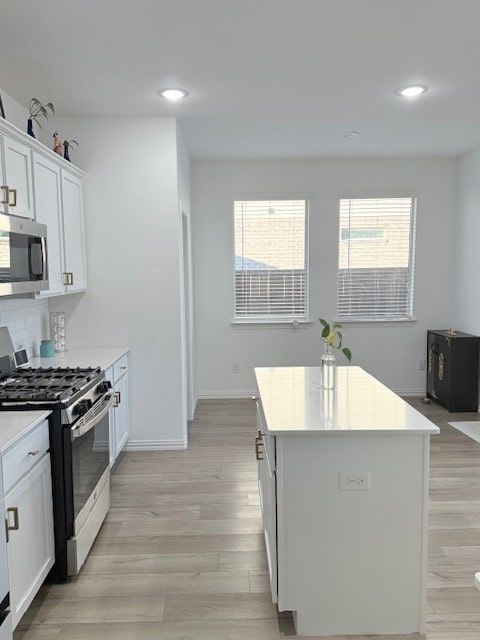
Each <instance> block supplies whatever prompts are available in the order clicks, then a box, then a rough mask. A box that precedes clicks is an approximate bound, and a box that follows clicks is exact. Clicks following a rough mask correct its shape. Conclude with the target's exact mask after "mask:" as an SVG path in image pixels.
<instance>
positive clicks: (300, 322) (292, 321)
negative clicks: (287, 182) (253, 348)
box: [230, 193, 313, 328]
mask: <svg viewBox="0 0 480 640" xmlns="http://www.w3.org/2000/svg"><path fill="white" fill-rule="evenodd" d="M311 198H312V196H311V194H310V193H292V194H289V193H286V194H283V193H282V194H278V193H277V194H270V193H267V194H263V193H261V194H258V193H256V194H246V195H245V194H232V195H231V196H230V209H231V234H232V235H231V254H230V259H231V282H232V319H231V321H230V324H231V325H232V326H235V327H249V326H253V325H257V327H258V326H259V327H262V326H264V327H271V326H277V327H293V328H300V327H302V326H308V325H311V324H313V323H312V322H311V320H310V252H309V226H310V203H311ZM265 200H271V201H284V200H304V201H305V240H304V252H305V314H304V316H302V317H301V318H293V317H286V316H268V317H258V316H252V317H246V318H238V317H236V315H235V309H236V289H235V284H236V283H235V202H239V201H240V202H242V201H243V202H247V201H250V202H255V201H260V202H262V201H265Z"/></svg>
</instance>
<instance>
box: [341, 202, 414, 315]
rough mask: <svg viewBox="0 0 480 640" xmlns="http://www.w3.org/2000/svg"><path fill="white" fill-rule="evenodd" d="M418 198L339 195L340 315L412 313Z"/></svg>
mask: <svg viewBox="0 0 480 640" xmlns="http://www.w3.org/2000/svg"><path fill="white" fill-rule="evenodd" d="M415 219H416V199H415V198H354V199H348V198H344V199H341V200H340V233H339V260H338V309H337V311H338V318H339V319H341V320H398V319H410V318H412V317H413V280H414V241H415Z"/></svg>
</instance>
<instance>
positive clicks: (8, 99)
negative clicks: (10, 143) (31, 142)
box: [0, 89, 28, 132]
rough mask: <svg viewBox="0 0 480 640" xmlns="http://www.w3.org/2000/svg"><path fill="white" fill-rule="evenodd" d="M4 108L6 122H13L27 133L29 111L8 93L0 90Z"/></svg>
mask: <svg viewBox="0 0 480 640" xmlns="http://www.w3.org/2000/svg"><path fill="white" fill-rule="evenodd" d="M0 94H1V96H2V102H3V108H4V110H5V120H8V122H11V123H12V124H14V125H15V126H16V127H18V128H19V129H21V130H22V131H25V132H26V131H27V120H28V109H27V108H26V107H24V106H23V105H22V104H20V103H19V102H17V101H16V100H15V99H14V98H12V96H10V95H9V94H8V93H7V92H6V91H3V89H0Z"/></svg>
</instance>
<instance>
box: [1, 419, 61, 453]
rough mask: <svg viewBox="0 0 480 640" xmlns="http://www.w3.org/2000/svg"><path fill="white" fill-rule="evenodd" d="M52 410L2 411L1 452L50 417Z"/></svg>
mask: <svg viewBox="0 0 480 640" xmlns="http://www.w3.org/2000/svg"><path fill="white" fill-rule="evenodd" d="M50 413H51V411H48V410H47V411H0V454H3V453H5V451H7V449H10V447H12V446H13V445H14V444H15V443H16V442H17V441H18V440H21V438H23V436H24V435H26V434H27V433H28V432H29V431H31V430H32V429H33V428H34V427H36V426H37V424H39V423H40V422H42V421H43V420H45V418H48V416H49V415H50Z"/></svg>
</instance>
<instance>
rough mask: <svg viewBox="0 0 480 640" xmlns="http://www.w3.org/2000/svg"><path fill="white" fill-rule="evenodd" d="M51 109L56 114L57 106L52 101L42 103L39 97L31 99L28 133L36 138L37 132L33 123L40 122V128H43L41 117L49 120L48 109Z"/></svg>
mask: <svg viewBox="0 0 480 640" xmlns="http://www.w3.org/2000/svg"><path fill="white" fill-rule="evenodd" d="M49 110H50V111H51V113H52V115H54V114H55V106H54V105H53V103H52V102H47V103H46V104H42V103H41V102H40V100H38V98H32V99H31V100H30V104H29V105H28V111H29V114H30V117H29V118H28V128H27V133H28V135H30V136H32V138H35V132H34V130H33V123H34V122H35V123H36V124H38V126H39V127H40V129H42V125H41V124H40V120H39V118H41V117H43V118H45V119H46V120H48V111H49Z"/></svg>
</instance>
